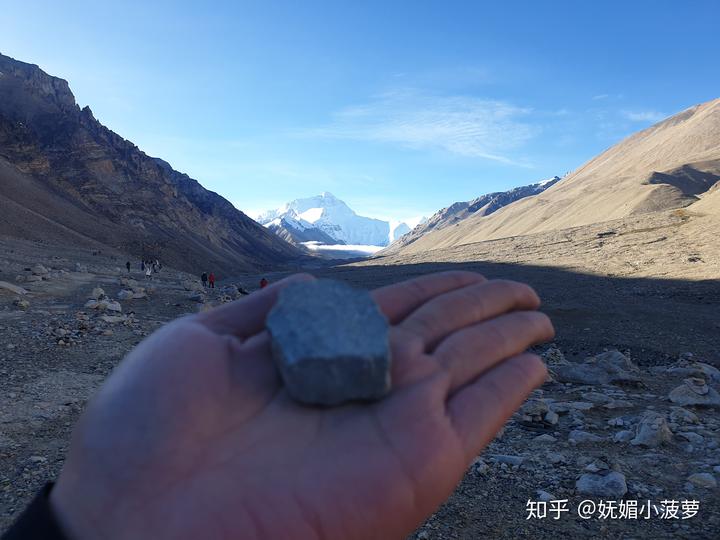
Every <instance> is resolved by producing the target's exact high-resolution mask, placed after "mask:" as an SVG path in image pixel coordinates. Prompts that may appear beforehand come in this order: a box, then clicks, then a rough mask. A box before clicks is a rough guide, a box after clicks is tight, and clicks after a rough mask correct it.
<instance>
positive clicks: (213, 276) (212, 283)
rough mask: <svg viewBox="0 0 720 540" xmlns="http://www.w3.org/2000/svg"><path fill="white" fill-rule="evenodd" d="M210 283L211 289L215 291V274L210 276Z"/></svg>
mask: <svg viewBox="0 0 720 540" xmlns="http://www.w3.org/2000/svg"><path fill="white" fill-rule="evenodd" d="M208 282H209V283H210V288H211V289H214V288H215V274H213V273H212V272H210V275H209V276H208Z"/></svg>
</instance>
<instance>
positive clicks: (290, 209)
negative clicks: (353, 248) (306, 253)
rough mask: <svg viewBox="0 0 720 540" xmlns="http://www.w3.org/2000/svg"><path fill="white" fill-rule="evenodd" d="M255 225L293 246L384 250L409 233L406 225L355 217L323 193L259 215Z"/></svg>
mask: <svg viewBox="0 0 720 540" xmlns="http://www.w3.org/2000/svg"><path fill="white" fill-rule="evenodd" d="M257 221H258V222H259V223H261V224H262V225H265V226H266V227H267V228H268V229H270V230H271V231H273V232H274V233H276V234H277V235H279V236H281V237H282V238H284V239H285V240H288V241H289V242H292V243H294V244H300V243H303V242H309V241H314V242H321V243H324V244H352V245H370V246H387V245H388V244H389V243H390V242H393V241H395V240H396V239H398V238H399V237H400V236H402V235H403V234H405V233H407V232H409V231H410V227H409V226H408V225H407V224H406V223H393V225H392V227H391V224H390V222H388V221H384V220H382V219H374V218H369V217H364V216H359V215H357V214H356V213H355V212H354V211H353V210H352V209H351V208H350V207H349V206H348V205H347V204H345V203H344V202H343V201H341V200H340V199H338V198H337V197H335V196H334V195H333V194H332V193H328V192H325V193H323V194H321V195H317V196H315V197H308V198H306V199H295V200H294V201H291V202H289V203H287V204H286V205H284V206H283V207H281V208H278V209H276V210H269V211H268V212H265V213H263V214H261V215H260V216H259V217H258V219H257Z"/></svg>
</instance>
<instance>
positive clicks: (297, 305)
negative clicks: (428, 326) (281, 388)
mask: <svg viewBox="0 0 720 540" xmlns="http://www.w3.org/2000/svg"><path fill="white" fill-rule="evenodd" d="M266 326H267V329H268V331H269V332H270V336H271V338H272V350H273V358H274V360H275V363H276V365H277V366H278V369H279V371H280V374H281V376H282V378H283V381H284V382H285V386H286V388H287V390H288V393H289V394H290V396H291V397H293V398H294V399H295V400H297V401H299V402H301V403H307V404H318V405H339V404H341V403H345V402H347V401H354V400H373V399H379V398H381V397H383V396H384V395H386V394H387V393H388V391H389V390H390V361H391V359H390V345H389V327H388V322H387V319H386V318H385V316H384V315H383V314H382V313H381V312H380V309H379V308H378V306H377V304H376V303H375V301H374V300H373V298H372V296H371V295H370V293H369V292H367V291H363V290H359V289H354V288H352V287H350V286H349V285H347V284H345V283H342V282H339V281H333V280H326V279H319V280H316V281H312V282H303V283H294V284H291V285H288V286H287V287H285V288H284V289H283V290H282V291H281V292H280V295H279V298H278V300H277V303H276V304H275V306H274V307H273V309H272V310H271V311H270V314H269V315H268V317H267V321H266Z"/></svg>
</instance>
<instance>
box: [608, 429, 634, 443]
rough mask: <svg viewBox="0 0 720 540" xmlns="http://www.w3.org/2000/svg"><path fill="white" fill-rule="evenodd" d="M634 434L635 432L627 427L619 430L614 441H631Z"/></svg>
mask: <svg viewBox="0 0 720 540" xmlns="http://www.w3.org/2000/svg"><path fill="white" fill-rule="evenodd" d="M634 436H635V434H634V433H633V432H632V431H630V430H629V429H625V430H623V431H618V432H617V433H616V434H615V436H614V437H613V441H615V442H619V443H626V442H630V441H631V440H632V439H633V437H634Z"/></svg>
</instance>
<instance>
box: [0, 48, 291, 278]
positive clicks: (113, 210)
mask: <svg viewBox="0 0 720 540" xmlns="http://www.w3.org/2000/svg"><path fill="white" fill-rule="evenodd" d="M0 185H2V192H1V193H0V235H5V236H12V237H17V238H23V239H32V240H47V241H52V242H54V243H60V244H73V245H77V244H78V243H81V244H87V245H105V246H108V247H110V248H115V249H118V250H120V251H123V252H126V253H128V254H131V255H134V256H136V257H146V258H153V259H154V258H160V259H161V260H163V261H165V262H166V263H167V264H171V265H173V266H175V267H177V268H181V269H185V270H190V271H198V270H201V269H207V268H213V269H215V271H216V272H217V271H220V272H223V273H225V274H229V273H232V272H237V271H239V270H249V269H262V268H268V267H271V266H275V265H278V264H286V263H288V262H291V261H294V260H296V259H297V258H298V257H300V256H301V253H300V252H299V251H298V250H297V249H296V248H294V247H293V246H291V245H289V244H288V243H287V242H284V241H283V240H281V239H279V238H278V237H276V236H275V235H273V234H271V233H269V232H268V231H266V230H265V229H264V228H263V227H262V226H260V225H258V224H257V223H255V222H254V221H253V220H251V219H250V218H248V217H247V216H246V215H245V214H243V213H242V212H240V211H238V210H237V209H236V208H235V207H234V206H233V205H232V204H230V203H229V202H228V201H227V200H225V199H224V198H222V197H221V196H219V195H217V194H216V193H213V192H211V191H208V190H206V189H205V188H203V187H202V186H201V185H200V184H199V183H198V182H197V181H195V180H193V179H192V178H190V177H188V176H187V175H185V174H181V173H179V172H177V171H175V170H173V169H172V167H170V166H169V165H168V164H167V163H165V162H164V161H162V160H159V159H156V158H152V157H150V156H148V155H146V154H145V153H144V152H142V151H140V150H139V149H138V148H137V146H135V145H134V144H133V143H131V142H130V141H127V140H125V139H123V138H122V137H120V136H119V135H117V134H116V133H114V132H112V131H110V130H109V129H107V128H106V127H105V126H103V125H102V124H100V122H98V121H97V120H96V119H95V118H94V116H93V114H92V112H91V111H90V109H89V108H88V107H85V108H84V109H82V110H81V109H80V108H79V107H78V106H77V105H76V103H75V99H74V97H73V95H72V93H71V92H70V89H69V87H68V84H67V82H66V81H64V80H62V79H58V78H56V77H52V76H50V75H47V74H46V73H44V72H43V71H42V70H40V68H38V67H37V66H34V65H31V64H25V63H23V62H18V61H16V60H14V59H12V58H9V57H7V56H2V55H0Z"/></svg>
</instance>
